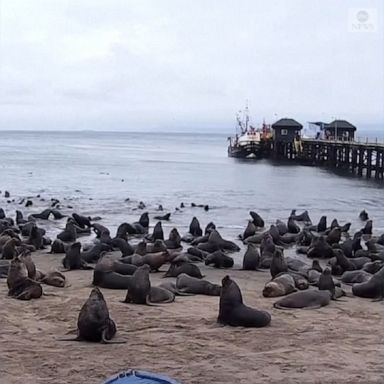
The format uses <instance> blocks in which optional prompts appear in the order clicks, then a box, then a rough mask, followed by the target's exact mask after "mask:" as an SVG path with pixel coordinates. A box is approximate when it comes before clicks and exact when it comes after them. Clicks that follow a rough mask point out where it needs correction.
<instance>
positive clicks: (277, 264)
mask: <svg viewBox="0 0 384 384" xmlns="http://www.w3.org/2000/svg"><path fill="white" fill-rule="evenodd" d="M287 271H288V265H287V262H286V261H285V258H284V255H283V252H281V251H280V249H276V251H275V253H274V254H273V256H272V261H271V267H270V272H271V276H272V279H273V278H275V277H276V276H277V275H278V274H279V273H282V272H287Z"/></svg>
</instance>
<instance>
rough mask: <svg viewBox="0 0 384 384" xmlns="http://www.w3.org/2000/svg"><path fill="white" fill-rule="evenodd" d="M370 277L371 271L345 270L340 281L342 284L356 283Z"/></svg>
mask: <svg viewBox="0 0 384 384" xmlns="http://www.w3.org/2000/svg"><path fill="white" fill-rule="evenodd" d="M371 277H372V274H371V273H368V272H366V271H345V272H344V273H343V275H342V276H341V279H340V280H341V281H342V282H343V283H344V284H351V285H353V284H358V283H365V282H366V281H368V280H369V279H370V278H371Z"/></svg>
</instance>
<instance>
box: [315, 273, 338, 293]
mask: <svg viewBox="0 0 384 384" xmlns="http://www.w3.org/2000/svg"><path fill="white" fill-rule="evenodd" d="M317 287H318V288H319V290H320V291H327V290H328V291H329V292H331V295H332V296H331V298H332V300H336V296H335V294H336V287H335V283H334V282H333V279H332V275H331V270H330V269H329V268H325V269H324V271H323V272H322V273H321V275H320V278H319V281H318V283H317Z"/></svg>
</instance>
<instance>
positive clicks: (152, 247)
mask: <svg viewBox="0 0 384 384" xmlns="http://www.w3.org/2000/svg"><path fill="white" fill-rule="evenodd" d="M166 250H167V246H166V245H165V243H164V241H163V240H155V242H154V243H153V244H146V252H145V254H147V253H158V252H165V251H166Z"/></svg>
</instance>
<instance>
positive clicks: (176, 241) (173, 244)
mask: <svg viewBox="0 0 384 384" xmlns="http://www.w3.org/2000/svg"><path fill="white" fill-rule="evenodd" d="M164 244H165V245H166V247H167V248H168V249H178V248H181V247H182V246H181V236H180V234H179V231H178V230H177V229H176V228H172V230H171V232H169V236H168V240H165V241H164Z"/></svg>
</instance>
